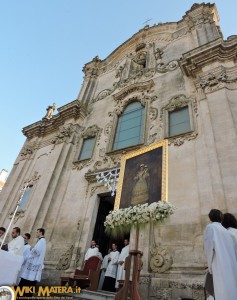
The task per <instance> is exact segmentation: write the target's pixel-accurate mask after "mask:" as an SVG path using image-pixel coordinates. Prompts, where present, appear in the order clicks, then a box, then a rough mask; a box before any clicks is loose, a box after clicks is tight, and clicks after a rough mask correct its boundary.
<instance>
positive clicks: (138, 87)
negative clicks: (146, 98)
mask: <svg viewBox="0 0 237 300" xmlns="http://www.w3.org/2000/svg"><path fill="white" fill-rule="evenodd" d="M153 86H154V81H153V80H149V81H145V82H137V83H134V84H131V85H129V86H127V87H125V88H124V89H122V90H121V91H119V92H118V93H116V94H114V95H113V97H114V99H115V100H116V101H119V100H122V99H124V98H125V97H127V96H128V95H129V94H132V93H134V92H142V91H145V90H150V89H151V88H152V87H153Z"/></svg>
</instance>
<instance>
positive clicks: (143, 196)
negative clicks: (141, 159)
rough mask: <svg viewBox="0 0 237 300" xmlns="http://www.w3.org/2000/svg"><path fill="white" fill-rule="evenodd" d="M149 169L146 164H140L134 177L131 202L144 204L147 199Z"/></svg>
mask: <svg viewBox="0 0 237 300" xmlns="http://www.w3.org/2000/svg"><path fill="white" fill-rule="evenodd" d="M149 177H150V175H149V169H148V167H147V166H146V165H144V164H141V165H140V169H139V171H138V172H137V174H136V175H135V177H134V181H136V183H135V185H134V187H133V190H132V197H131V204H132V205H133V206H134V205H137V204H144V203H146V202H148V200H149Z"/></svg>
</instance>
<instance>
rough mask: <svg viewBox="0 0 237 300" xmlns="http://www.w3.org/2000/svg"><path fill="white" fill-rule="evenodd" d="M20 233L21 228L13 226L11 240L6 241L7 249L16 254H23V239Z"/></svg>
mask: <svg viewBox="0 0 237 300" xmlns="http://www.w3.org/2000/svg"><path fill="white" fill-rule="evenodd" d="M20 234H21V230H20V228H19V227H14V228H13V229H12V240H11V241H10V242H9V243H8V251H9V252H11V253H14V254H16V255H19V256H23V251H24V239H23V237H22V236H21V235H20ZM22 262H23V260H22Z"/></svg>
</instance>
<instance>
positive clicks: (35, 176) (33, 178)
mask: <svg viewBox="0 0 237 300" xmlns="http://www.w3.org/2000/svg"><path fill="white" fill-rule="evenodd" d="M40 177H41V175H39V172H37V171H35V172H34V173H33V175H32V176H31V177H29V178H28V179H26V180H25V181H24V184H27V185H28V186H30V185H33V184H34V183H35V181H37V180H39V179H40Z"/></svg>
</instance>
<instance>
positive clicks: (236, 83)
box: [196, 66, 237, 93]
mask: <svg viewBox="0 0 237 300" xmlns="http://www.w3.org/2000/svg"><path fill="white" fill-rule="evenodd" d="M198 84H199V86H200V87H201V88H202V89H203V91H204V92H205V93H212V92H215V91H217V90H219V89H221V88H224V87H225V88H228V89H230V90H232V89H237V68H236V67H233V68H229V69H226V68H224V67H223V66H221V67H218V68H215V69H213V70H212V71H211V72H208V73H204V74H202V75H200V78H199V82H197V84H196V86H197V88H198Z"/></svg>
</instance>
